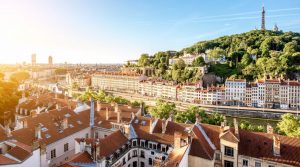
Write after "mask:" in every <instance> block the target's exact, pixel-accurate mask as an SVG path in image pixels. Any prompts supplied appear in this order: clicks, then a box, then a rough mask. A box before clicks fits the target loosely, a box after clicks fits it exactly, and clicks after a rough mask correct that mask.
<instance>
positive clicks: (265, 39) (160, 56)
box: [128, 30, 300, 82]
mask: <svg viewBox="0 0 300 167" xmlns="http://www.w3.org/2000/svg"><path fill="white" fill-rule="evenodd" d="M207 51H209V52H208V56H210V57H213V58H218V57H219V56H221V55H223V56H225V58H226V62H225V63H223V64H218V63H214V62H213V63H210V68H209V72H211V73H214V74H216V75H217V76H220V77H222V78H227V77H231V78H246V79H249V80H253V79H256V78H262V77H264V76H268V77H285V78H290V79H294V78H296V75H297V74H298V75H299V73H300V34H299V33H295V32H282V31H279V32H273V31H260V30H253V31H250V32H246V33H242V34H236V35H230V36H223V37H220V38H216V39H213V40H207V41H201V42H198V43H196V44H194V45H193V46H191V47H188V48H184V49H183V50H181V51H179V52H176V53H173V52H171V51H166V52H158V53H156V54H154V55H152V56H150V55H148V54H142V55H141V57H140V59H139V61H138V66H139V67H153V68H155V70H156V75H157V76H159V77H162V78H164V79H167V80H175V81H178V82H186V81H195V80H197V79H199V76H197V75H196V74H197V73H196V71H195V70H191V68H188V69H187V68H186V67H187V65H185V64H184V62H183V61H178V62H177V63H175V64H174V65H173V66H172V67H171V68H170V67H169V64H168V63H169V59H170V58H174V57H179V56H181V55H183V53H184V52H187V53H192V54H200V53H207ZM203 65H205V63H204V62H203V60H201V58H199V59H196V60H195V61H194V62H193V64H192V65H191V67H197V66H203ZM128 66H130V64H128Z"/></svg>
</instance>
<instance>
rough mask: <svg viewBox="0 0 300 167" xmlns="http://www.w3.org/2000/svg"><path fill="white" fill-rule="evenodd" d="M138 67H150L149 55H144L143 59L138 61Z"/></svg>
mask: <svg viewBox="0 0 300 167" xmlns="http://www.w3.org/2000/svg"><path fill="white" fill-rule="evenodd" d="M138 65H139V66H141V67H146V66H148V65H150V60H149V55H148V54H145V53H144V54H142V55H141V57H140V58H139V60H138Z"/></svg>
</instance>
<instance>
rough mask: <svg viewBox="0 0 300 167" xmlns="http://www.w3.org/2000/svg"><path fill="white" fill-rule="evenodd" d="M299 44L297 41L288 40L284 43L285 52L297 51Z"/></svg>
mask: <svg viewBox="0 0 300 167" xmlns="http://www.w3.org/2000/svg"><path fill="white" fill-rule="evenodd" d="M298 48H299V46H298V44H297V42H296V41H292V42H288V43H286V44H285V45H284V48H283V52H284V53H290V54H292V53H295V52H297V50H298Z"/></svg>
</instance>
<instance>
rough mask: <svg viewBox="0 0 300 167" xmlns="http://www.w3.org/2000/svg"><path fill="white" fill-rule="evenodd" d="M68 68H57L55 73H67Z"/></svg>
mask: <svg viewBox="0 0 300 167" xmlns="http://www.w3.org/2000/svg"><path fill="white" fill-rule="evenodd" d="M67 72H68V71H67V69H65V68H57V69H55V72H54V73H55V74H56V75H65V74H67Z"/></svg>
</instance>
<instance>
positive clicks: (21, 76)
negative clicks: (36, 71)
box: [10, 71, 30, 83]
mask: <svg viewBox="0 0 300 167" xmlns="http://www.w3.org/2000/svg"><path fill="white" fill-rule="evenodd" d="M29 77H30V75H29V73H28V72H26V71H18V72H15V73H13V74H11V76H10V80H11V81H15V82H18V83H21V82H23V81H25V80H27V79H29Z"/></svg>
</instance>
